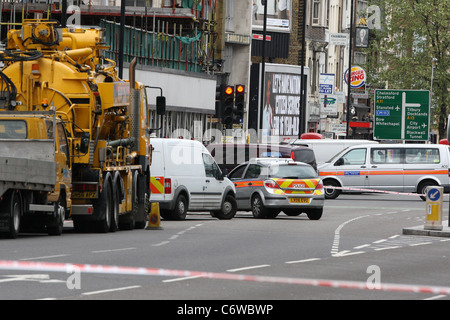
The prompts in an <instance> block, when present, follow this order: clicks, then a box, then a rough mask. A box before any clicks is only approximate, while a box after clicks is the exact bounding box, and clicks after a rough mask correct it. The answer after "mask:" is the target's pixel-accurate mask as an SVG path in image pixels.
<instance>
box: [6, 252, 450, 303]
mask: <svg viewBox="0 0 450 320" xmlns="http://www.w3.org/2000/svg"><path fill="white" fill-rule="evenodd" d="M0 270H14V271H17V270H22V271H40V272H42V271H47V272H64V273H73V272H75V270H76V271H77V272H80V273H92V274H121V275H133V276H168V277H201V278H207V279H222V280H235V281H249V282H265V283H281V284H296V285H305V286H315V287H331V288H341V289H359V290H376V291H393V292H395V291H396V292H412V293H429V294H439V295H449V294H450V287H441V286H423V285H408V284H392V283H380V284H378V285H371V284H369V283H367V282H361V281H340V280H324V279H302V278H288V277H270V276H252V275H243V274H229V273H217V272H203V271H188V270H171V269H158V268H155V269H154V268H140V267H120V266H107V265H92V264H71V263H57V262H33V261H8V260H0Z"/></svg>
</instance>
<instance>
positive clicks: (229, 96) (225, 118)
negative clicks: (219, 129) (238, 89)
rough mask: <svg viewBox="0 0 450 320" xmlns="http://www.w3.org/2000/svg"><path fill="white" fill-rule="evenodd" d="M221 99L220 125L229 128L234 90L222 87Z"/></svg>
mask: <svg viewBox="0 0 450 320" xmlns="http://www.w3.org/2000/svg"><path fill="white" fill-rule="evenodd" d="M221 97H222V99H221V114H222V117H221V118H222V124H224V125H226V126H229V125H231V124H232V123H233V111H234V88H233V87H232V86H223V87H222V96H221Z"/></svg>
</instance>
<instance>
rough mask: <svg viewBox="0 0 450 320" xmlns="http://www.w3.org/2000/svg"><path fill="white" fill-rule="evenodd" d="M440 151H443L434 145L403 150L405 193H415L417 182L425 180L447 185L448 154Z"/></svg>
mask: <svg viewBox="0 0 450 320" xmlns="http://www.w3.org/2000/svg"><path fill="white" fill-rule="evenodd" d="M441 150H444V149H440V148H439V147H437V146H436V145H434V146H433V145H430V146H423V147H422V146H421V147H408V148H405V178H404V184H405V191H408V192H415V191H416V187H417V186H418V185H419V182H420V181H422V180H425V179H426V178H433V179H438V180H439V182H440V184H441V185H446V184H448V160H447V157H448V155H447V154H448V153H442V152H440V151H441ZM445 151H446V150H445ZM418 192H420V190H418Z"/></svg>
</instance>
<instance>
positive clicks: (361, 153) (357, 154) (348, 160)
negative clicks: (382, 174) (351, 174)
mask: <svg viewBox="0 0 450 320" xmlns="http://www.w3.org/2000/svg"><path fill="white" fill-rule="evenodd" d="M342 158H343V159H344V165H346V164H349V165H361V164H365V163H366V148H364V149H353V150H350V151H349V152H347V153H346V154H344V155H343V156H342Z"/></svg>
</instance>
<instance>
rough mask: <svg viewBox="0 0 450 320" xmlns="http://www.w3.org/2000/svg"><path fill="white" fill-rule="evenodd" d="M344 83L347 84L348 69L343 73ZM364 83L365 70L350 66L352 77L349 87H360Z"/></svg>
mask: <svg viewBox="0 0 450 320" xmlns="http://www.w3.org/2000/svg"><path fill="white" fill-rule="evenodd" d="M344 79H345V83H346V84H348V69H347V71H345V74H344ZM365 84H366V72H365V71H364V69H363V68H361V67H358V66H353V67H352V79H351V81H350V87H351V88H352V89H356V88H361V87H363V86H364V85H365Z"/></svg>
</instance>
